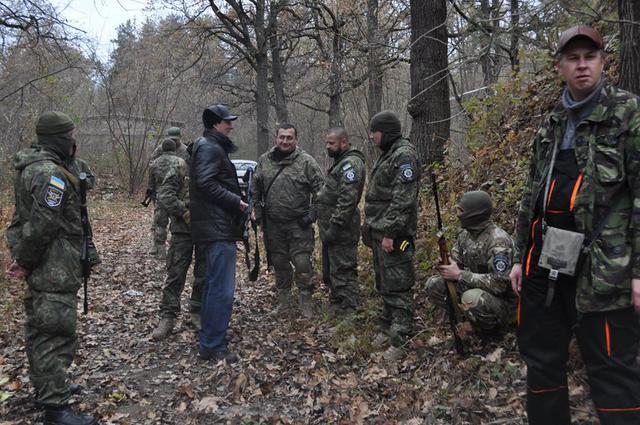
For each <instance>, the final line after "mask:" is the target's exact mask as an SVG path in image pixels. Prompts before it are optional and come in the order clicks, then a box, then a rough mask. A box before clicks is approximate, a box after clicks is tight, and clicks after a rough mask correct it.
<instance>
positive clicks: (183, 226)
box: [157, 155, 191, 234]
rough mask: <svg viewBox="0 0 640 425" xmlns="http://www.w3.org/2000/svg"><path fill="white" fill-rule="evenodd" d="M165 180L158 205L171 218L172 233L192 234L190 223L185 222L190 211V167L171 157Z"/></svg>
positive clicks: (165, 171)
mask: <svg viewBox="0 0 640 425" xmlns="http://www.w3.org/2000/svg"><path fill="white" fill-rule="evenodd" d="M168 158H170V159H171V160H170V161H169V160H167V161H165V162H166V168H164V178H163V179H162V183H160V186H159V187H158V193H157V200H158V204H159V205H160V206H161V207H163V208H164V209H165V210H166V211H167V212H168V213H169V216H170V217H171V227H170V230H171V233H172V234H177V233H187V234H191V227H190V225H189V223H187V222H186V221H185V220H184V215H185V214H186V213H187V212H188V211H189V177H188V173H189V167H188V166H187V163H186V162H185V161H184V160H183V159H182V158H179V157H177V156H173V155H169V156H168Z"/></svg>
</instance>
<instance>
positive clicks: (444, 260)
mask: <svg viewBox="0 0 640 425" xmlns="http://www.w3.org/2000/svg"><path fill="white" fill-rule="evenodd" d="M431 182H432V184H433V197H434V199H435V201H436V202H435V203H436V216H437V219H438V248H440V263H441V264H443V265H445V266H447V265H449V264H450V262H449V250H448V249H447V241H446V239H445V237H444V226H443V225H442V216H441V215H440V203H439V202H438V183H437V182H436V176H435V174H434V172H433V171H431ZM445 283H446V285H447V312H448V313H449V324H450V325H451V331H452V332H453V337H454V340H455V345H456V352H457V353H458V354H459V355H463V354H464V345H463V344H462V338H460V334H459V333H458V328H457V325H458V323H462V321H463V318H462V311H461V310H460V301H459V299H458V291H457V289H456V282H454V281H451V280H447V281H445Z"/></svg>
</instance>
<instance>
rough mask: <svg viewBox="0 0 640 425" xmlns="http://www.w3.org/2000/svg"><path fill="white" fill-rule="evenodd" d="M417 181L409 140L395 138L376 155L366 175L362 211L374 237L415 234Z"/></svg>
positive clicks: (392, 237) (415, 164) (417, 168)
mask: <svg viewBox="0 0 640 425" xmlns="http://www.w3.org/2000/svg"><path fill="white" fill-rule="evenodd" d="M419 181H420V166H419V164H418V154H417V152H416V148H415V147H414V146H413V145H412V144H411V143H409V141H408V140H406V139H398V140H397V141H395V142H394V143H393V145H391V147H390V148H389V150H388V151H387V152H384V153H383V154H382V155H381V156H380V157H379V158H378V160H377V161H376V163H375V165H374V166H373V169H372V170H371V175H370V177H369V185H368V187H367V193H366V195H365V198H364V199H365V206H364V213H365V224H366V225H368V226H369V228H370V229H371V231H372V235H373V236H375V237H377V238H381V237H388V238H391V239H396V238H399V237H413V236H415V234H416V225H417V215H418V184H419Z"/></svg>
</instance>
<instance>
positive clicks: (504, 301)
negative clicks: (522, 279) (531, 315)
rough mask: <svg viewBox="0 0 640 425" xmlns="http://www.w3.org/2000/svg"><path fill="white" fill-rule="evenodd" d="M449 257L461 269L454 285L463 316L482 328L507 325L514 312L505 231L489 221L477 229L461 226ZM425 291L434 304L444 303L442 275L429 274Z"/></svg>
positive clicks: (509, 243)
mask: <svg viewBox="0 0 640 425" xmlns="http://www.w3.org/2000/svg"><path fill="white" fill-rule="evenodd" d="M451 258H452V259H453V261H455V262H456V263H457V264H458V267H459V268H460V269H461V270H462V274H461V275H460V280H459V281H458V282H457V283H456V287H457V289H458V292H459V294H460V295H461V303H462V304H463V306H464V309H463V312H464V314H465V315H466V317H467V319H468V320H469V321H470V322H471V323H472V324H473V325H475V326H477V327H478V328H480V329H483V330H492V329H495V328H496V327H498V326H505V325H507V324H508V323H509V321H510V320H511V318H512V316H513V315H514V313H515V311H514V307H515V303H514V301H515V300H514V298H513V297H512V296H511V289H510V288H511V285H510V281H509V272H510V271H511V263H512V258H513V241H512V240H511V237H510V236H509V235H508V234H507V232H505V231H504V230H502V229H501V228H500V227H498V226H496V225H495V224H494V223H492V222H487V223H486V224H485V226H484V229H483V230H481V231H479V232H470V231H468V230H463V231H462V232H460V234H459V235H458V238H457V240H456V244H455V246H454V247H453V249H452V250H451ZM426 291H427V294H428V295H429V298H430V299H431V300H432V301H433V303H434V304H436V305H438V306H440V307H443V308H446V307H447V304H446V296H447V288H446V284H445V281H444V279H442V277H440V276H439V275H437V276H432V277H431V278H429V280H428V281H427V285H426Z"/></svg>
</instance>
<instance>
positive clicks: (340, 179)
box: [316, 127, 365, 315]
mask: <svg viewBox="0 0 640 425" xmlns="http://www.w3.org/2000/svg"><path fill="white" fill-rule="evenodd" d="M325 143H326V147H327V154H328V155H329V156H330V157H331V158H333V164H332V165H331V167H330V168H329V171H328V172H327V177H326V179H325V182H324V186H322V189H320V192H319V193H318V198H317V199H316V207H317V212H318V228H319V229H320V239H322V270H323V279H324V281H325V284H327V285H328V286H329V288H330V290H331V295H330V302H331V306H332V307H333V309H334V310H335V312H336V313H337V314H338V315H350V314H351V313H352V312H353V310H354V309H355V308H356V307H357V305H358V297H359V295H358V293H359V290H358V241H359V240H360V210H359V209H358V203H359V202H360V198H361V196H362V189H363V188H364V181H365V165H364V155H363V154H362V152H360V151H359V150H357V149H354V148H352V147H351V145H350V144H349V137H348V135H347V132H346V131H345V129H344V128H342V127H335V128H331V129H329V131H328V132H327V137H326V141H325Z"/></svg>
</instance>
